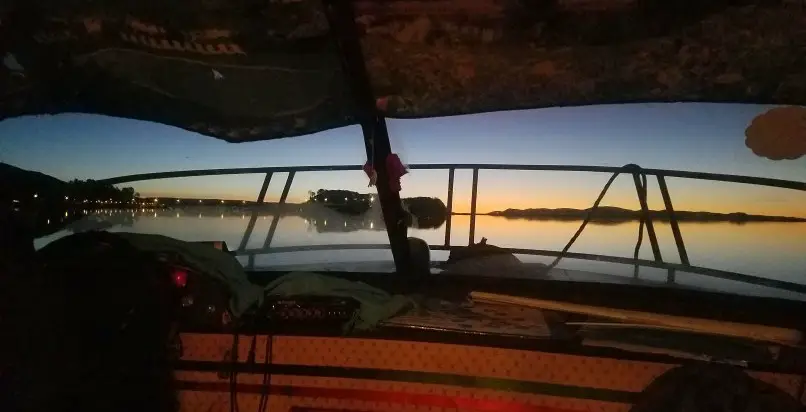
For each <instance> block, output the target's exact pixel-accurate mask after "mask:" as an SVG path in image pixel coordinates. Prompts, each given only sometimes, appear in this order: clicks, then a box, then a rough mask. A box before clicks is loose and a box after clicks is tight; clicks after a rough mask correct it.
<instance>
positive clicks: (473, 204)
mask: <svg viewBox="0 0 806 412" xmlns="http://www.w3.org/2000/svg"><path fill="white" fill-rule="evenodd" d="M478 192H479V169H473V192H472V193H471V194H470V240H469V242H468V245H472V244H473V243H474V241H475V240H476V198H477V196H478Z"/></svg>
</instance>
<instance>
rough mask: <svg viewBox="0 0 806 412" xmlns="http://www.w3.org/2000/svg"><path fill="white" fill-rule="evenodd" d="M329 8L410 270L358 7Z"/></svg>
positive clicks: (388, 216)
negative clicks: (363, 47)
mask: <svg viewBox="0 0 806 412" xmlns="http://www.w3.org/2000/svg"><path fill="white" fill-rule="evenodd" d="M323 3H324V6H325V12H326V13H327V18H328V22H329V23H330V27H331V30H332V32H333V35H334V37H335V40H336V42H337V46H338V49H339V53H340V54H341V56H340V57H341V61H342V70H343V72H344V76H345V77H346V79H347V80H348V82H349V84H350V88H351V91H352V92H353V97H354V98H355V104H356V108H357V116H358V119H359V122H360V123H361V130H362V131H363V134H364V146H365V148H366V150H367V155H368V157H369V158H371V159H374V162H373V166H374V167H375V171H376V172H377V173H378V181H377V183H376V186H377V189H378V200H379V202H380V204H381V210H382V211H383V220H384V222H385V224H386V233H387V235H388V236H389V245H390V246H391V247H392V255H393V256H394V259H395V267H396V268H397V272H398V273H408V272H409V243H408V240H407V235H406V220H405V214H404V211H403V205H402V204H401V202H400V194H399V193H398V192H397V191H396V190H394V189H393V188H392V186H391V181H390V179H389V174H388V173H387V170H386V159H387V157H388V156H389V154H391V153H392V145H391V143H390V142H389V132H388V131H387V129H386V121H385V120H384V118H383V117H382V116H381V115H380V113H378V110H377V107H376V104H375V96H374V94H373V92H372V85H371V83H370V78H369V73H368V72H367V68H366V65H365V62H364V56H363V52H362V51H361V40H360V38H359V36H358V30H357V28H356V25H355V11H354V10H353V7H352V2H351V1H349V0H325V1H324V2H323Z"/></svg>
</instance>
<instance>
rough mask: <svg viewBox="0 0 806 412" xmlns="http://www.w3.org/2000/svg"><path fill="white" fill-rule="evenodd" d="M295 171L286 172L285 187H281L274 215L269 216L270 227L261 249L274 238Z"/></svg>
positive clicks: (268, 244) (267, 245)
mask: <svg viewBox="0 0 806 412" xmlns="http://www.w3.org/2000/svg"><path fill="white" fill-rule="evenodd" d="M296 174H297V172H288V179H286V180H285V187H283V194H282V195H280V203H278V204H277V211H276V212H275V213H274V216H272V218H271V227H269V234H268V235H266V241H265V242H263V250H264V251H266V249H268V248H269V246H271V240H272V239H273V238H274V232H276V231H277V224H278V223H280V216H281V215H282V212H283V205H285V200H286V199H287V198H288V191H289V190H291V183H293V182H294V175H296Z"/></svg>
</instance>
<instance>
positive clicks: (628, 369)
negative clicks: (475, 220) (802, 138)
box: [177, 334, 801, 412]
mask: <svg viewBox="0 0 806 412" xmlns="http://www.w3.org/2000/svg"><path fill="white" fill-rule="evenodd" d="M266 340H267V337H266V336H258V338H257V346H256V347H257V350H256V353H255V362H256V363H258V364H262V363H263V357H264V356H263V354H264V348H265V344H266ZM239 341H240V342H239V345H238V346H239V351H238V352H239V356H238V359H239V360H240V361H241V362H244V361H245V359H246V358H247V354H248V351H249V346H250V344H251V336H245V335H242V336H240V338H239ZM182 344H183V348H184V354H183V360H189V361H214V362H220V361H221V360H222V359H224V356H225V354H226V353H227V352H228V351H229V350H231V348H232V336H231V335H223V334H183V335H182ZM271 354H272V362H273V363H274V364H280V365H303V366H325V367H328V366H329V367H345V368H368V369H382V370H392V371H420V372H432V373H441V374H452V375H465V376H477V377H482V378H499V379H511V380H517V381H525V382H539V383H549V384H562V385H571V386H577V387H584V388H597V389H609V390H618V391H628V392H640V391H642V390H643V389H644V388H645V387H646V386H647V385H648V384H649V383H650V382H651V381H652V380H653V379H655V378H656V377H658V376H659V375H661V374H662V373H664V372H666V371H667V370H669V369H671V368H673V367H674V366H675V365H672V364H662V363H653V362H639V361H629V360H618V359H609V358H595V357H585V356H578V355H566V354H557V353H546V352H534V351H525V350H514V349H498V348H488V347H480V346H465V345H454V344H442V343H424V342H411V341H396V340H381V339H356V338H328V337H299V336H277V337H274V338H273V347H272V348H271ZM750 375H751V376H753V377H755V378H757V379H760V380H763V381H765V382H768V383H771V384H773V385H775V386H777V387H779V388H781V389H783V390H784V391H786V392H787V393H790V394H792V395H793V396H795V397H798V396H799V395H800V384H801V378H800V377H799V376H797V375H786V374H774V373H769V372H751V373H750ZM177 378H178V379H180V380H182V381H186V382H219V383H221V382H224V383H228V380H227V379H222V378H220V377H219V376H218V375H217V373H215V372H193V371H178V372H177ZM262 380H263V376H262V375H260V374H246V373H239V374H238V383H239V384H253V385H258V384H261V383H262ZM271 384H272V385H275V386H276V385H280V386H284V385H287V386H294V387H297V386H300V387H314V388H334V389H354V390H356V389H363V390H373V391H385V392H402V393H411V394H430V395H440V396H447V397H454V398H467V399H480V400H489V401H498V402H514V403H518V404H522V405H528V406H533V407H537V406H543V407H550V408H556V409H558V410H570V411H590V412H622V411H627V410H628V409H629V406H630V405H629V404H622V403H613V402H602V401H595V400H586V399H576V398H570V397H558V396H548V395H540V394H529V393H516V392H507V391H505V390H495V389H475V388H463V387H457V386H450V385H441V384H426V383H411V382H396V381H382V380H365V379H348V378H324V377H310V376H287V375H273V376H271ZM259 398H260V396H259V395H258V394H252V393H241V394H239V395H238V399H239V402H240V403H241V404H240V407H241V408H247V409H249V408H251V407H254V408H257V405H258V401H259ZM181 402H182V411H183V412H190V411H194V412H195V411H200V410H204V411H219V410H221V411H229V407H230V405H229V393H228V392H226V390H225V391H224V392H206V391H205V392H202V391H182V398H181ZM291 406H306V407H312V408H313V407H316V408H328V409H341V410H350V411H353V410H355V411H358V410H363V411H424V410H427V411H437V410H439V411H443V410H444V411H447V410H457V408H444V407H434V406H416V405H415V406H413V405H405V404H400V403H391V402H377V401H366V400H360V399H332V398H331V399H326V398H305V397H296V396H287V395H283V394H272V395H271V396H270V404H269V409H270V410H271V411H288V410H289V408H290V407H291ZM253 410H256V409H253Z"/></svg>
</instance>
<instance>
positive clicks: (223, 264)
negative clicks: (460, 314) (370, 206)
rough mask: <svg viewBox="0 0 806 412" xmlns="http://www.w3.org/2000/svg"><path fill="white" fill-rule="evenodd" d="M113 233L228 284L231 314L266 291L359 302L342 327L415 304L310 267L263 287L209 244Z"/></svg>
mask: <svg viewBox="0 0 806 412" xmlns="http://www.w3.org/2000/svg"><path fill="white" fill-rule="evenodd" d="M115 234H116V235H118V236H120V237H122V238H123V239H125V240H126V241H128V242H129V243H131V244H132V246H134V247H136V248H138V249H140V250H145V251H149V252H172V253H176V254H179V255H180V256H181V257H182V259H183V260H184V262H185V263H186V264H187V265H189V266H190V267H192V268H194V269H195V270H197V271H200V272H203V273H205V274H206V275H208V276H214V277H216V278H217V279H218V280H220V281H221V282H222V283H223V284H225V285H227V287H228V288H229V289H230V293H231V295H232V299H231V301H230V310H231V311H232V315H233V316H234V317H236V318H237V317H240V316H241V315H243V314H244V313H246V311H248V310H249V309H250V308H252V307H259V306H260V305H262V304H263V299H264V297H265V296H266V295H272V296H333V297H342V298H352V299H355V300H356V301H358V302H359V304H360V308H359V310H358V313H357V314H356V316H355V317H354V318H353V320H352V321H351V322H350V323H349V324H348V325H345V328H346V330H350V329H357V330H365V329H370V328H372V327H375V326H376V325H378V323H380V322H382V321H384V320H386V319H389V318H391V317H393V316H395V315H397V314H398V313H400V312H402V311H404V310H406V309H409V308H412V307H413V306H414V302H413V301H412V300H411V299H410V298H408V297H405V296H402V295H394V296H393V295H390V294H388V293H386V292H384V291H383V290H380V289H378V288H375V287H372V286H370V285H367V284H366V283H362V282H352V281H349V280H344V279H339V278H336V277H332V276H323V275H320V274H317V273H309V272H292V273H288V274H286V275H283V276H281V277H280V278H278V279H276V280H275V281H273V282H271V283H270V284H268V285H267V286H266V287H265V288H262V287H260V286H258V285H255V284H253V283H251V282H250V281H249V279H248V278H247V276H246V272H245V271H244V269H243V266H241V264H240V263H239V262H238V260H237V259H235V257H234V256H232V255H230V254H229V253H226V252H224V251H221V250H218V249H216V248H214V247H211V246H210V245H208V244H202V243H188V242H184V241H181V240H178V239H174V238H170V237H166V236H160V235H148V234H139V233H126V232H119V233H115Z"/></svg>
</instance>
